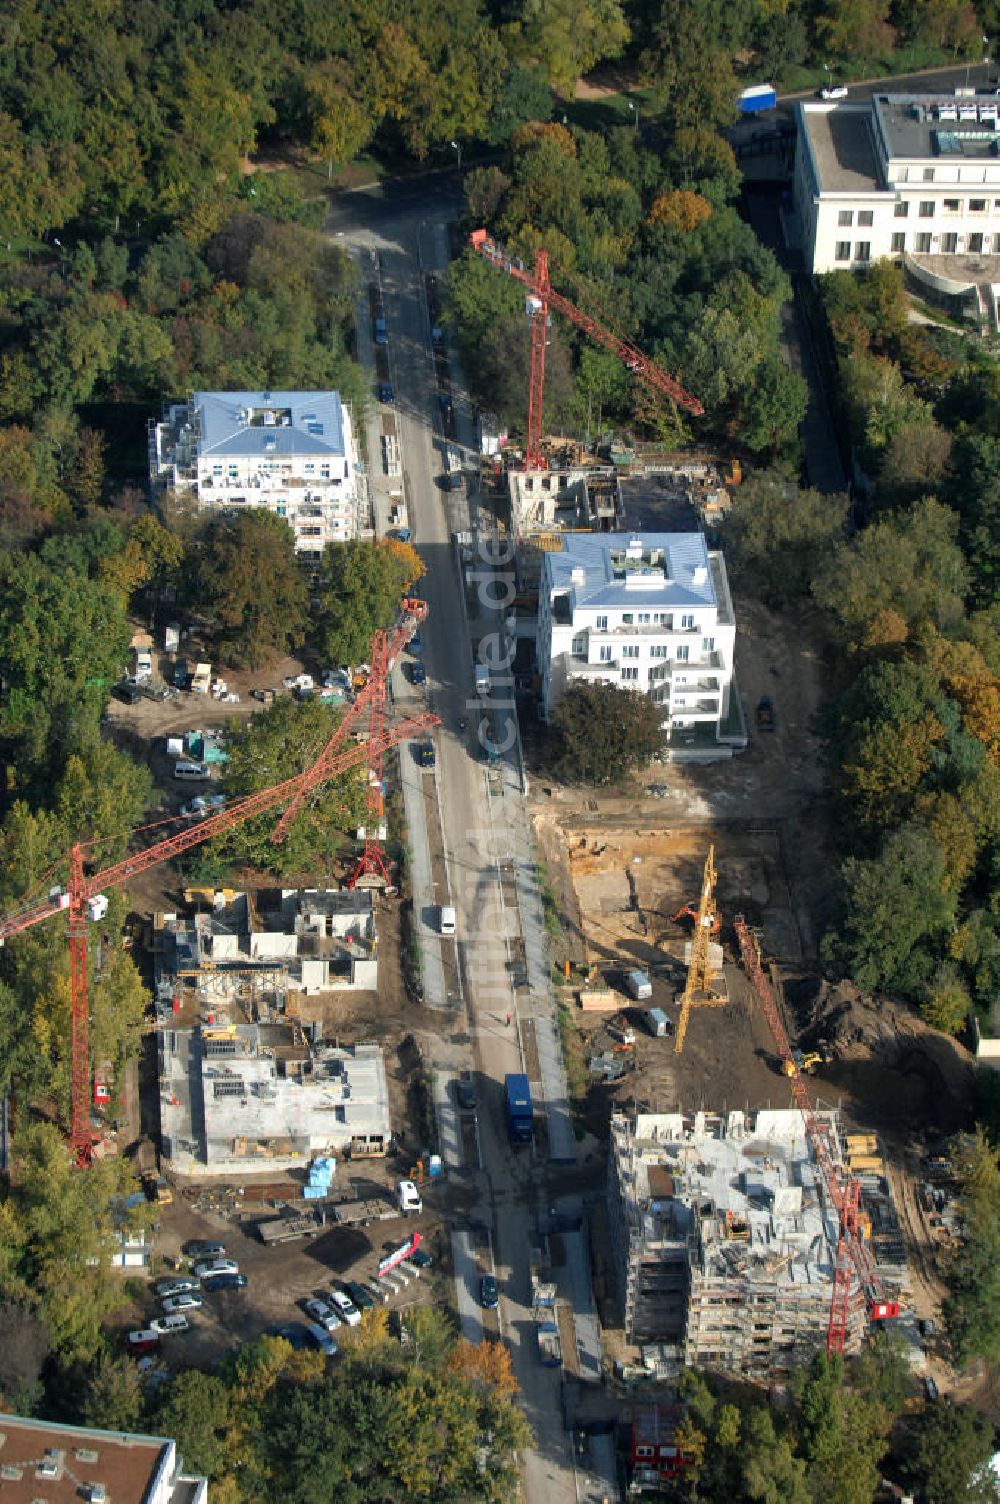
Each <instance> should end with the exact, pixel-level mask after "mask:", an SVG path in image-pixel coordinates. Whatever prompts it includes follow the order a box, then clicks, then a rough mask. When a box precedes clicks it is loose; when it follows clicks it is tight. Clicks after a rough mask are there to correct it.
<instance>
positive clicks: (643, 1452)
mask: <svg viewBox="0 0 1000 1504" xmlns="http://www.w3.org/2000/svg"><path fill="white" fill-rule="evenodd" d="M635 1455H636V1456H637V1457H652V1455H653V1448H652V1447H636V1449H635Z"/></svg>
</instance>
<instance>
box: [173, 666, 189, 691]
mask: <svg viewBox="0 0 1000 1504" xmlns="http://www.w3.org/2000/svg"><path fill="white" fill-rule="evenodd" d="M190 682H191V670H190V669H189V668H188V661H187V659H186V658H178V660H177V662H176V663H175V664H174V686H175V688H176V689H187V687H188V684H189V683H190Z"/></svg>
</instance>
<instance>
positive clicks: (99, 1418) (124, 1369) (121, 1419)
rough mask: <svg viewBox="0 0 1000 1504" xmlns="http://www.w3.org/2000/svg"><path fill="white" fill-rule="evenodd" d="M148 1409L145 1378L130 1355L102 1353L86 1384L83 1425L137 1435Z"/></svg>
mask: <svg viewBox="0 0 1000 1504" xmlns="http://www.w3.org/2000/svg"><path fill="white" fill-rule="evenodd" d="M144 1408H145V1395H144V1393H143V1388H142V1375H141V1374H140V1372H139V1370H138V1368H137V1367H136V1364H135V1362H134V1361H133V1360H132V1359H131V1358H129V1357H128V1356H127V1355H123V1356H121V1357H114V1356H112V1354H111V1353H108V1352H102V1353H101V1355H100V1356H99V1358H98V1359H97V1362H96V1363H95V1364H94V1366H93V1367H92V1368H91V1369H90V1371H89V1373H88V1374H87V1376H86V1380H85V1381H84V1385H83V1399H82V1404H81V1407H80V1409H81V1415H80V1419H81V1420H82V1422H83V1424H84V1425H85V1426H96V1427H98V1429H100V1430H102V1431H137V1430H139V1429H140V1421H141V1420H142V1415H143V1410H144ZM170 1434H171V1435H172V1434H173V1433H170Z"/></svg>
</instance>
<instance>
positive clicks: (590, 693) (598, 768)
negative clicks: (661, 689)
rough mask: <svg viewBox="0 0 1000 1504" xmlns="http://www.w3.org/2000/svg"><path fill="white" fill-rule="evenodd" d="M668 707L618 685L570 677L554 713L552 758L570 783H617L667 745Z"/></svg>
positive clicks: (551, 724) (555, 770) (550, 743)
mask: <svg viewBox="0 0 1000 1504" xmlns="http://www.w3.org/2000/svg"><path fill="white" fill-rule="evenodd" d="M662 720H663V711H662V709H661V707H660V706H658V705H656V704H654V703H653V701H652V700H651V699H650V698H649V696H648V695H644V694H638V693H636V692H634V691H632V690H629V689H623V688H622V687H621V686H620V685H618V684H597V683H593V684H592V683H586V682H581V681H579V680H577V681H575V682H571V683H570V684H569V685H568V687H567V688H566V689H565V690H564V691H563V693H562V694H561V695H560V697H559V699H558V700H557V702H556V706H555V709H554V710H553V712H552V714H551V716H550V718H549V731H550V742H549V758H550V760H551V765H552V768H553V771H554V772H555V773H556V774H557V775H558V776H559V777H560V778H563V779H565V780H566V782H567V783H597V784H602V783H617V782H619V781H620V780H621V779H623V778H625V776H626V775H627V774H628V773H630V772H631V771H632V770H633V769H635V768H638V767H641V766H643V764H645V763H648V762H649V760H650V758H652V757H655V756H656V754H657V753H658V752H659V751H660V750H661V749H662V746H663V732H662V730H661V721H662Z"/></svg>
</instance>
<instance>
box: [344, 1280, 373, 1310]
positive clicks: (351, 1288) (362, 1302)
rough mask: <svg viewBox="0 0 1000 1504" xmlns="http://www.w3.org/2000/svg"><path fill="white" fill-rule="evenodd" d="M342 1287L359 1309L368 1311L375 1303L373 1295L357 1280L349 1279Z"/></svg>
mask: <svg viewBox="0 0 1000 1504" xmlns="http://www.w3.org/2000/svg"><path fill="white" fill-rule="evenodd" d="M344 1289H345V1290H346V1291H347V1293H348V1295H349V1296H350V1297H351V1299H352V1300H353V1301H354V1304H355V1305H356V1306H357V1308H358V1310H359V1311H370V1310H371V1308H372V1307H373V1306H374V1304H375V1297H374V1295H372V1293H371V1292H370V1291H369V1290H366V1289H365V1287H364V1285H360V1284H358V1281H357V1280H354V1279H350V1280H348V1281H347V1283H346V1284H345V1285H344Z"/></svg>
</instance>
